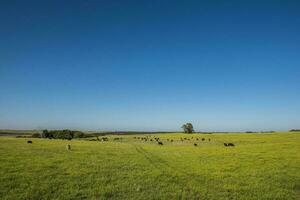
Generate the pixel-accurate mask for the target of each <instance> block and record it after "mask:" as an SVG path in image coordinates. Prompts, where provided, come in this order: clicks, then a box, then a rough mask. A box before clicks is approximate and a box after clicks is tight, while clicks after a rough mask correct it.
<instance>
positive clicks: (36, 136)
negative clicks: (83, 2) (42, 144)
mask: <svg viewBox="0 0 300 200" xmlns="http://www.w3.org/2000/svg"><path fill="white" fill-rule="evenodd" d="M31 137H33V138H40V137H41V134H39V133H34V134H32V135H31Z"/></svg>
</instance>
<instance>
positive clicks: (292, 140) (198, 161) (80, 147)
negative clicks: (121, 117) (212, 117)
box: [0, 133, 300, 200]
mask: <svg viewBox="0 0 300 200" xmlns="http://www.w3.org/2000/svg"><path fill="white" fill-rule="evenodd" d="M148 135H149V134H148ZM107 137H109V141H108V142H99V141H87V140H86V139H83V140H72V141H66V140H49V139H30V140H32V141H33V144H27V143H26V141H27V140H28V139H26V138H14V137H0V155H1V157H0V198H1V199H13V200H15V199H237V200H243V199H253V200H257V199H282V200H287V199H300V133H264V134H262V133H259V134H180V133H174V134H154V135H152V136H151V137H159V138H160V139H161V140H162V141H163V143H164V145H163V146H159V145H157V143H156V142H150V141H148V142H144V141H141V140H138V139H134V137H142V136H141V135H127V136H115V135H114V136H107ZM115 137H122V138H123V139H122V140H116V141H114V140H113V138H115ZM184 137H186V138H191V137H193V139H191V140H190V141H184V142H181V141H180V138H184ZM195 138H206V139H208V138H210V139H211V141H210V142H209V141H207V140H206V141H196V140H195ZM167 139H173V140H174V142H169V141H167ZM224 142H232V143H234V144H235V145H236V146H235V147H224V145H223V143H224ZM194 143H197V144H198V146H197V147H194V145H193V144H194ZM67 144H71V146H72V150H71V151H67V150H66V145H67Z"/></svg>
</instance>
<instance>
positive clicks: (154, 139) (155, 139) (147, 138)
mask: <svg viewBox="0 0 300 200" xmlns="http://www.w3.org/2000/svg"><path fill="white" fill-rule="evenodd" d="M133 138H134V139H135V140H141V141H143V142H157V144H158V145H164V143H163V142H162V140H161V139H160V138H159V137H155V136H143V137H133ZM165 140H166V141H167V142H171V143H172V142H174V140H175V139H170V138H167V139H165ZM179 141H181V142H185V141H195V142H200V141H202V142H205V141H208V142H210V141H211V139H210V138H206V139H205V138H198V137H190V138H188V137H184V138H183V137H181V138H180V139H179ZM194 146H195V147H197V146H198V143H194ZM224 146H225V147H230V146H232V147H233V146H234V144H233V143H224Z"/></svg>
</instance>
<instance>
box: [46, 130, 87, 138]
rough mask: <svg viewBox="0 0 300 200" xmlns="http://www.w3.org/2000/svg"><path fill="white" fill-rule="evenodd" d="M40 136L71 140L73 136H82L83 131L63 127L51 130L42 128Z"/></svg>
mask: <svg viewBox="0 0 300 200" xmlns="http://www.w3.org/2000/svg"><path fill="white" fill-rule="evenodd" d="M42 137H43V138H54V139H67V140H71V139H73V138H75V137H76V138H80V137H84V133H82V132H80V131H71V130H68V129H65V130H52V131H48V130H43V133H42Z"/></svg>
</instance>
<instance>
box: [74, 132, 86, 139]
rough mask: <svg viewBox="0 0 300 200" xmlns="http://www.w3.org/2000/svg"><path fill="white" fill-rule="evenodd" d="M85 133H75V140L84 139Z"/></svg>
mask: <svg viewBox="0 0 300 200" xmlns="http://www.w3.org/2000/svg"><path fill="white" fill-rule="evenodd" d="M84 136H85V135H84V133H83V132H81V131H75V132H74V138H84Z"/></svg>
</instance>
